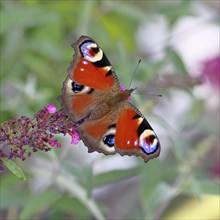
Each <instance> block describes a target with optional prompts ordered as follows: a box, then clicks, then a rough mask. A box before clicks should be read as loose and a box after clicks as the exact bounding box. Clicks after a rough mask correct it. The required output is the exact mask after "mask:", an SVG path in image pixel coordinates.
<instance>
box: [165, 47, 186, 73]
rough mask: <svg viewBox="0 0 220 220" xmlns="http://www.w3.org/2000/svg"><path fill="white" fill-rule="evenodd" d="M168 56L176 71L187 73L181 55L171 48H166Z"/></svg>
mask: <svg viewBox="0 0 220 220" xmlns="http://www.w3.org/2000/svg"><path fill="white" fill-rule="evenodd" d="M167 54H168V57H170V59H171V62H172V63H173V64H174V66H175V68H176V71H177V72H178V73H180V74H185V75H186V74H187V72H188V71H187V69H186V67H185V64H184V63H183V61H182V59H181V57H180V56H179V55H178V54H177V53H176V52H175V51H174V50H172V49H171V48H168V49H167Z"/></svg>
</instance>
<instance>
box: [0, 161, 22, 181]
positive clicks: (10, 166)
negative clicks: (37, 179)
mask: <svg viewBox="0 0 220 220" xmlns="http://www.w3.org/2000/svg"><path fill="white" fill-rule="evenodd" d="M3 163H4V165H5V166H6V167H7V168H8V169H9V170H10V171H11V172H12V173H13V174H14V175H15V176H17V177H18V178H20V179H22V180H26V177H25V175H24V173H23V171H22V169H21V168H20V167H19V166H18V165H17V164H16V163H15V162H14V161H12V160H10V159H3Z"/></svg>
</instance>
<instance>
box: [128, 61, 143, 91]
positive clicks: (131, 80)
mask: <svg viewBox="0 0 220 220" xmlns="http://www.w3.org/2000/svg"><path fill="white" fill-rule="evenodd" d="M140 62H141V59H140V60H138V64H137V66H136V68H135V71H134V73H133V76H132V78H131V81H130V83H129V86H128V89H130V86H131V83H132V82H133V79H134V75H135V74H136V72H137V69H138V67H139V65H140Z"/></svg>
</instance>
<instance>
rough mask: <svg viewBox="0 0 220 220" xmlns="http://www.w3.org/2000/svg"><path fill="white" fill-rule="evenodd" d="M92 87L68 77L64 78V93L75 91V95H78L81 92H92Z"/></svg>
mask: <svg viewBox="0 0 220 220" xmlns="http://www.w3.org/2000/svg"><path fill="white" fill-rule="evenodd" d="M92 92H93V89H92V88H90V87H88V86H84V85H81V84H79V83H77V82H75V81H73V80H71V79H70V78H68V79H66V93H67V94H71V95H72V93H75V95H80V94H83V93H88V94H90V93H92Z"/></svg>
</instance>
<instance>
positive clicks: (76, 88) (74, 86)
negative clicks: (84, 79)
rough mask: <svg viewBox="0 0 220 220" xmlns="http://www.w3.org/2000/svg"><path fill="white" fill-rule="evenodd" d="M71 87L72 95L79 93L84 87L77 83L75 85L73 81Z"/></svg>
mask: <svg viewBox="0 0 220 220" xmlns="http://www.w3.org/2000/svg"><path fill="white" fill-rule="evenodd" d="M71 85H72V91H73V92H74V93H79V92H80V91H82V90H83V88H84V85H81V84H78V83H76V82H74V81H73V82H72V83H71Z"/></svg>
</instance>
